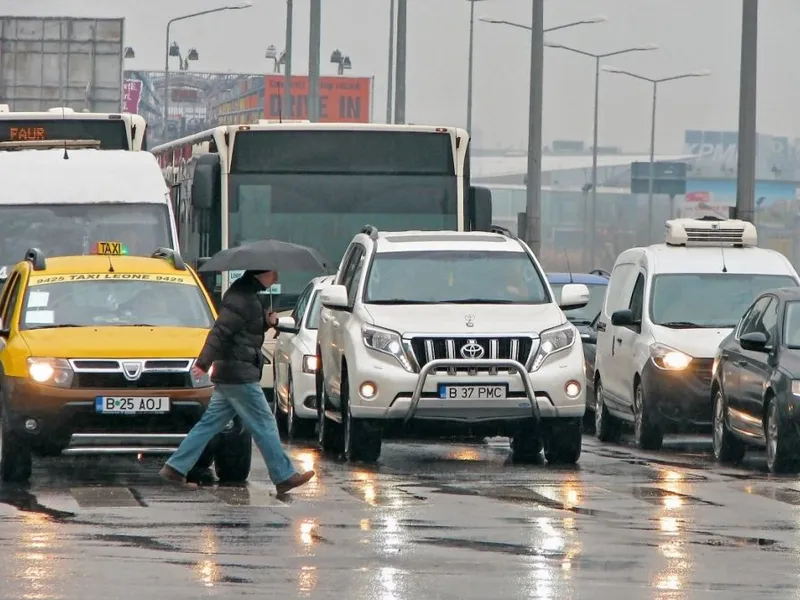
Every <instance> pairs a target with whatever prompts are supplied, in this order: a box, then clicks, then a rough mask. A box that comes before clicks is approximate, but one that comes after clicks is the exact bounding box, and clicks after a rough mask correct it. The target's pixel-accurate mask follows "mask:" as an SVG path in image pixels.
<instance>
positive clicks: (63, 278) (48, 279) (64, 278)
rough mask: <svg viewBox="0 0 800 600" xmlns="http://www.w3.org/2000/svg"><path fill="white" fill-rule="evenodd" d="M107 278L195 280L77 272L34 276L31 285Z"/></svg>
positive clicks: (165, 280) (150, 275)
mask: <svg viewBox="0 0 800 600" xmlns="http://www.w3.org/2000/svg"><path fill="white" fill-rule="evenodd" d="M105 279H124V280H127V281H155V282H159V283H184V284H189V285H192V284H193V283H194V280H192V279H190V278H189V277H178V276H175V275H154V274H149V273H76V274H74V275H51V276H44V277H32V278H31V280H30V284H29V285H44V284H46V283H61V282H68V281H101V280H105Z"/></svg>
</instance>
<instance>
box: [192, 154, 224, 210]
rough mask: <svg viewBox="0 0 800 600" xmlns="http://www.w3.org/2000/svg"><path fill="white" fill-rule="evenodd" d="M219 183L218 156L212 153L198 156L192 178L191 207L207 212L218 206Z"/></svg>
mask: <svg viewBox="0 0 800 600" xmlns="http://www.w3.org/2000/svg"><path fill="white" fill-rule="evenodd" d="M220 181H221V177H220V167H219V154H216V153H213V152H212V153H209V154H203V155H201V156H199V157H198V158H197V162H196V163H195V167H194V176H193V177H192V206H193V207H194V208H201V209H204V210H208V209H210V208H212V207H213V206H214V205H215V204H218V203H219V199H218V198H217V196H218V195H219V193H220V186H221V183H220ZM215 200H216V202H215Z"/></svg>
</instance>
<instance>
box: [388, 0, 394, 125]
mask: <svg viewBox="0 0 800 600" xmlns="http://www.w3.org/2000/svg"><path fill="white" fill-rule="evenodd" d="M387 74H388V79H387V81H388V83H387V86H386V123H387V124H389V123H391V122H392V93H393V90H392V87H393V85H394V0H391V2H390V4H389V69H388V71H387Z"/></svg>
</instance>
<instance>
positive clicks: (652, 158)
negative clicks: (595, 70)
mask: <svg viewBox="0 0 800 600" xmlns="http://www.w3.org/2000/svg"><path fill="white" fill-rule="evenodd" d="M603 71H606V72H608V73H616V74H617V75H627V76H628V77H633V78H634V79H639V80H641V81H646V82H648V83H651V84H652V85H653V114H652V116H651V123H650V169H649V175H648V177H647V243H648V244H649V243H651V242H652V241H653V209H654V206H653V185H654V181H655V151H656V100H657V95H658V84H659V83H665V82H667V81H676V80H678V79H688V78H689V77H707V76H709V75H710V74H711V72H710V71H692V72H691V73H683V74H681V75H673V76H672V77H662V78H661V79H653V78H651V77H645V76H643V75H637V74H636V73H631V72H630V71H625V70H623V69H617V68H616V67H603Z"/></svg>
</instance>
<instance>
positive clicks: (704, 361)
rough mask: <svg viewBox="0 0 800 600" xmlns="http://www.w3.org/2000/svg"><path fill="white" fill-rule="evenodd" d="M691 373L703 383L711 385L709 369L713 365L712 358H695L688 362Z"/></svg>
mask: <svg viewBox="0 0 800 600" xmlns="http://www.w3.org/2000/svg"><path fill="white" fill-rule="evenodd" d="M690 365H691V369H692V373H694V374H695V376H696V377H697V378H698V379H699V380H700V381H701V382H702V383H703V384H704V385H708V386H709V387H710V386H711V369H712V368H713V366H714V359H713V358H695V359H694V360H692V362H691V363H690Z"/></svg>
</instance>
